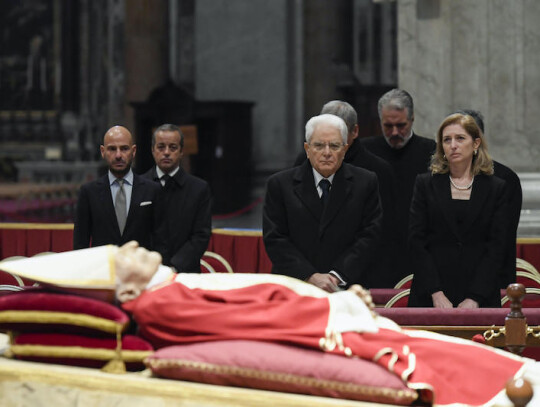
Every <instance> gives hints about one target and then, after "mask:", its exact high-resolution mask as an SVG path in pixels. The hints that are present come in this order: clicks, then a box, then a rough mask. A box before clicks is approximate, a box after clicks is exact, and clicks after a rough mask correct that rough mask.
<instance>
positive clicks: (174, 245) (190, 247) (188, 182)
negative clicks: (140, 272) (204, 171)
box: [143, 167, 212, 273]
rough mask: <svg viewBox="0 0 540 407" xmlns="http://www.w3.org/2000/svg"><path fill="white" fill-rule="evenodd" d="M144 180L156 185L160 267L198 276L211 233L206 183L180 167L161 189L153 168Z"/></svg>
mask: <svg viewBox="0 0 540 407" xmlns="http://www.w3.org/2000/svg"><path fill="white" fill-rule="evenodd" d="M143 177H144V178H145V179H147V180H151V181H152V182H155V183H156V184H157V185H159V187H160V189H161V195H160V198H161V199H160V207H162V208H163V209H162V213H161V216H162V223H161V225H160V227H159V233H158V241H157V242H156V250H158V251H159V252H160V253H161V255H162V256H163V264H166V265H169V266H173V267H174V268H175V269H176V270H177V271H178V272H179V273H198V272H200V270H201V266H200V261H201V257H202V255H203V253H204V252H205V250H206V248H207V247H208V242H209V241H210V235H211V233H212V200H211V194H210V188H209V186H208V184H207V183H206V181H203V180H202V179H200V178H197V177H194V176H192V175H190V174H188V173H186V172H185V171H184V170H183V169H182V168H180V169H179V170H178V172H177V173H176V174H175V175H174V177H172V179H171V180H170V181H169V184H168V185H167V186H166V187H163V188H162V187H161V183H159V179H158V177H157V173H156V168H155V167H153V168H151V169H150V170H149V171H148V172H146V173H145V174H144V175H143Z"/></svg>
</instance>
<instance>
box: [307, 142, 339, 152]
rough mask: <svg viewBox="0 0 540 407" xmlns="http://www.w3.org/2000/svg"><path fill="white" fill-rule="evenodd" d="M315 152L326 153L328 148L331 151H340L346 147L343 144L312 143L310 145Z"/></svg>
mask: <svg viewBox="0 0 540 407" xmlns="http://www.w3.org/2000/svg"><path fill="white" fill-rule="evenodd" d="M309 145H310V146H311V147H313V149H314V150H315V151H319V152H320V151H324V150H325V149H326V147H328V148H330V150H331V151H339V150H341V148H342V147H343V146H344V144H343V143H310V144H309Z"/></svg>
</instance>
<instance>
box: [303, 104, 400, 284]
mask: <svg viewBox="0 0 540 407" xmlns="http://www.w3.org/2000/svg"><path fill="white" fill-rule="evenodd" d="M321 114H333V115H335V116H338V117H340V118H342V119H343V121H344V122H345V124H346V125H347V131H348V133H347V144H348V147H347V152H346V153H345V158H344V160H343V161H344V162H346V163H348V164H352V165H354V166H357V167H361V168H365V169H366V170H370V171H373V172H374V173H375V174H376V175H377V179H378V181H379V195H380V197H381V205H382V209H383V218H382V235H381V240H380V241H381V244H380V245H379V248H378V249H377V250H378V254H377V255H376V258H377V261H376V262H375V264H374V265H373V266H374V269H373V271H372V272H371V273H369V274H368V275H366V276H365V277H366V279H365V280H364V284H365V286H366V287H368V288H373V287H393V285H394V284H395V282H396V281H397V280H396V276H395V272H396V270H398V267H397V265H396V264H395V261H394V260H395V257H394V256H387V255H386V253H391V252H394V247H395V245H396V244H397V241H396V240H395V234H394V233H393V229H394V223H395V214H394V205H395V198H394V189H395V186H394V172H393V169H392V167H391V166H390V164H388V163H387V162H386V161H384V160H383V159H382V158H379V157H377V156H376V155H375V154H372V153H370V152H369V151H367V150H366V148H365V147H364V146H363V145H362V144H361V143H360V141H358V115H357V113H356V110H354V108H353V107H352V106H351V105H350V104H349V103H347V102H344V101H341V100H332V101H330V102H328V103H326V104H325V105H324V106H323V108H322V110H321ZM306 160H307V157H306V152H305V151H302V152H301V153H300V154H299V155H298V157H297V158H296V161H295V163H294V166H298V165H301V164H302V163H303V162H304V161H306Z"/></svg>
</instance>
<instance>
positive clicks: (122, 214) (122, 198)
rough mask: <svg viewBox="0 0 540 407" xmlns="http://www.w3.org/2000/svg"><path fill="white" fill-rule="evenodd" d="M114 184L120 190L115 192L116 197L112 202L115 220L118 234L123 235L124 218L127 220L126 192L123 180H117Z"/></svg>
mask: <svg viewBox="0 0 540 407" xmlns="http://www.w3.org/2000/svg"><path fill="white" fill-rule="evenodd" d="M116 183H117V184H118V185H119V186H120V188H119V189H118V191H117V192H116V197H115V200H114V211H115V212H116V220H117V221H118V227H119V228H120V234H123V233H124V227H125V226H126V218H127V208H126V191H125V190H124V180H123V179H121V178H117V179H116Z"/></svg>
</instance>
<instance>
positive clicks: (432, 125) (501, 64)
mask: <svg viewBox="0 0 540 407" xmlns="http://www.w3.org/2000/svg"><path fill="white" fill-rule="evenodd" d="M397 4H398V50H399V52H398V55H399V63H398V64H399V65H398V72H399V74H398V78H399V86H400V87H401V88H403V89H406V90H408V91H409V92H410V93H411V94H412V96H413V98H414V102H415V124H414V129H415V130H416V131H417V132H418V133H419V134H421V135H424V136H427V137H434V134H435V132H436V130H437V127H438V125H439V124H440V122H441V121H442V119H443V118H444V117H445V116H446V115H448V114H449V113H451V112H453V111H454V110H456V109H460V108H471V109H477V110H480V111H481V112H482V113H483V114H484V116H485V124H486V136H487V140H488V142H489V147H490V152H491V153H492V155H493V157H494V158H495V159H496V160H498V161H501V162H503V163H505V164H506V165H508V166H510V167H511V168H513V169H514V170H516V171H520V172H524V171H538V170H539V169H540V160H538V159H537V157H538V156H539V153H540V138H539V137H538V136H537V133H538V129H537V127H538V126H537V121H538V115H539V113H540V70H539V69H538V66H540V37H539V36H538V34H537V33H538V28H537V25H538V20H539V19H540V2H538V1H535V0H513V1H505V0H400V1H399V2H397Z"/></svg>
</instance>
